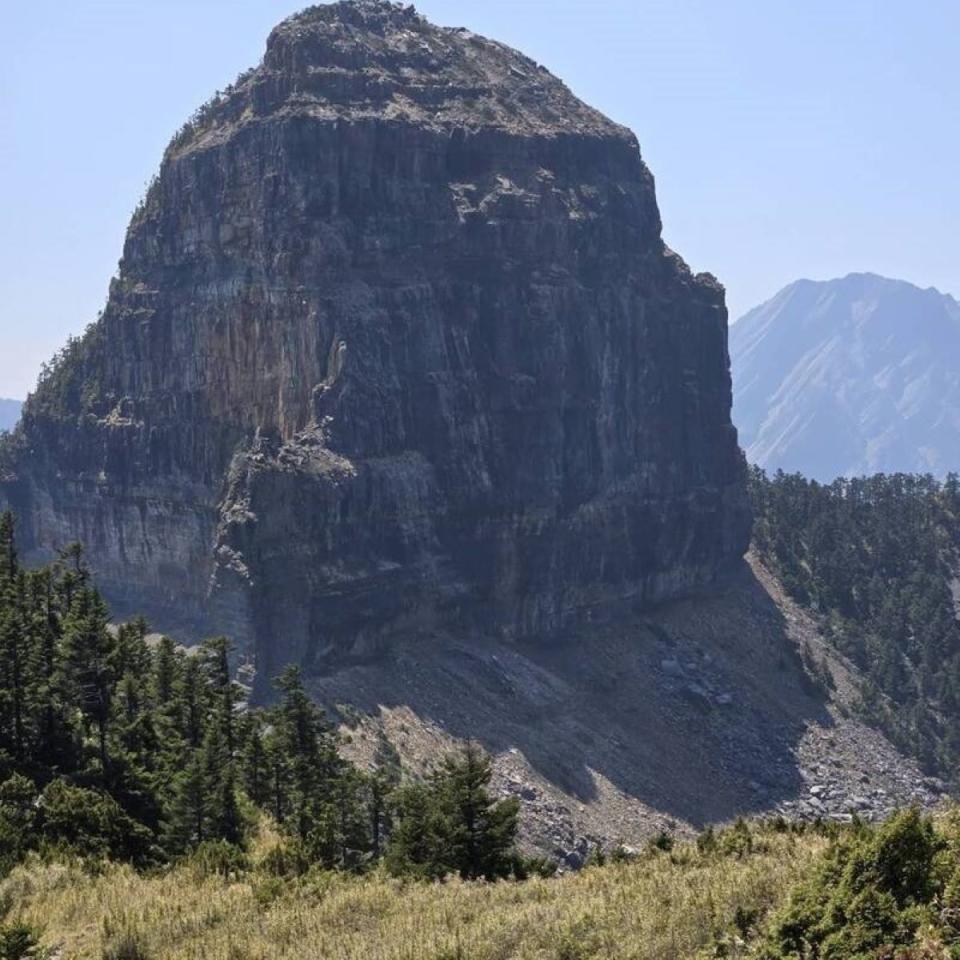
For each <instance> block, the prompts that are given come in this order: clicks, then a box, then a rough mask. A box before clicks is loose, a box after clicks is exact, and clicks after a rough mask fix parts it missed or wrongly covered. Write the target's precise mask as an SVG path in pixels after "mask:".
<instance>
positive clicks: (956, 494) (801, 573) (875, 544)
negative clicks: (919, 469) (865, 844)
mask: <svg viewBox="0 0 960 960" xmlns="http://www.w3.org/2000/svg"><path fill="white" fill-rule="evenodd" d="M750 489H751V496H752V500H753V507H754V514H755V522H754V534H753V538H754V548H755V549H756V550H757V551H758V552H759V554H760V556H761V557H762V558H763V559H764V560H765V561H766V562H767V563H768V564H769V566H770V567H771V568H772V569H773V570H774V571H775V572H776V573H777V574H778V576H779V577H780V579H781V581H782V583H783V585H784V587H785V589H786V590H787V591H788V593H789V594H790V595H791V596H792V597H793V598H794V599H795V600H797V601H798V602H799V603H801V604H803V605H804V606H806V607H807V608H808V609H810V610H812V611H813V612H814V613H815V614H816V615H817V616H818V617H819V619H820V621H821V624H822V626H823V630H824V633H825V636H826V638H827V639H828V640H829V642H830V643H831V644H832V645H833V646H834V647H835V648H836V649H837V650H838V651H839V652H840V653H842V654H844V655H845V656H847V657H848V658H849V659H850V660H852V661H853V662H854V663H855V664H856V665H857V666H858V667H859V668H860V670H861V671H862V673H863V675H864V677H865V678H866V680H865V683H864V686H863V689H862V691H861V695H862V706H863V710H864V712H865V713H866V714H867V715H868V716H869V717H870V718H871V719H872V720H874V721H876V722H878V723H879V724H880V725H881V726H882V727H883V728H884V729H885V730H886V731H887V732H888V734H890V735H891V738H892V739H893V740H895V742H896V743H897V744H898V745H900V746H901V747H903V748H905V749H907V750H909V751H910V752H911V753H912V754H913V755H914V756H916V757H918V758H919V759H920V760H921V761H922V763H923V764H924V765H925V766H926V767H927V768H929V769H930V770H933V771H936V772H938V773H940V774H941V775H944V776H947V777H951V778H953V777H955V771H956V769H957V761H958V759H960V622H958V619H957V602H958V600H957V596H956V590H957V575H958V548H960V480H958V478H957V476H956V475H955V474H951V475H949V476H948V477H947V478H946V479H945V480H944V481H943V482H939V481H937V480H935V479H934V478H933V477H931V476H924V475H908V474H892V475H884V474H879V475H877V476H872V477H858V478H854V479H839V480H835V481H834V482H833V483H831V484H820V483H817V482H816V481H815V480H807V479H806V478H804V477H802V476H801V475H799V474H785V473H782V472H778V473H777V474H776V475H774V476H773V477H768V476H767V475H766V474H765V473H764V472H763V471H762V470H760V469H759V468H756V467H755V468H752V470H751V477H750Z"/></svg>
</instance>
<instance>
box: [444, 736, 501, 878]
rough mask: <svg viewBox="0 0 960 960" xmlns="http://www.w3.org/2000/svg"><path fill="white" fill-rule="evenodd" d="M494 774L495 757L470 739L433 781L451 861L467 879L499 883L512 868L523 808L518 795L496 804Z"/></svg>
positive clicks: (449, 759) (446, 759) (446, 763)
mask: <svg viewBox="0 0 960 960" xmlns="http://www.w3.org/2000/svg"><path fill="white" fill-rule="evenodd" d="M492 776H493V764H492V761H491V760H490V757H489V756H488V755H487V754H485V753H484V752H483V751H482V750H481V749H480V747H478V746H477V745H476V744H475V743H473V742H472V741H471V742H469V743H467V745H466V746H465V747H464V749H463V752H462V753H461V754H460V756H455V757H447V758H445V759H444V761H443V763H442V764H441V767H440V770H439V771H438V773H437V774H436V775H435V777H434V779H433V785H434V790H435V792H436V795H437V798H438V804H439V808H440V811H441V816H442V817H443V820H444V828H443V833H444V835H445V839H446V842H447V844H448V845H449V848H450V857H451V861H452V863H453V866H454V867H455V868H456V869H457V871H458V872H459V873H460V876H461V877H462V878H463V879H465V880H477V879H480V878H484V879H487V880H496V879H498V878H500V877H505V876H507V875H508V874H509V873H510V870H511V868H512V865H513V860H514V857H513V848H514V843H515V841H516V836H517V822H518V815H519V804H518V801H517V799H516V798H515V797H511V798H509V799H507V800H501V801H499V802H494V800H493V798H492V797H491V796H490V793H489V791H488V787H489V786H490V781H491V778H492Z"/></svg>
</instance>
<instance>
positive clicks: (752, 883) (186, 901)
mask: <svg viewBox="0 0 960 960" xmlns="http://www.w3.org/2000/svg"><path fill="white" fill-rule="evenodd" d="M744 836H746V834H741V835H740V837H739V839H735V840H734V842H733V843H728V844H727V846H726V848H724V845H723V838H722V837H721V843H720V844H718V845H717V846H715V847H714V848H713V849H710V850H701V849H698V847H697V846H696V845H694V844H682V845H677V846H676V847H674V848H673V849H672V850H670V851H663V850H656V849H651V850H650V851H648V852H647V853H644V854H642V855H641V856H639V857H637V858H636V859H634V860H632V861H630V862H624V863H608V864H606V865H603V866H594V867H589V868H587V869H585V870H583V871H581V872H580V873H577V874H568V875H565V876H557V877H552V878H535V879H530V880H527V881H525V882H522V883H517V882H506V881H504V882H499V883H485V882H462V881H459V880H448V881H446V882H444V883H424V882H414V881H402V880H396V879H391V878H388V877H386V876H385V875H383V874H381V873H374V874H371V875H368V876H365V877H350V876H347V875H344V874H333V873H329V872H325V873H315V874H310V873H308V874H307V875H305V876H302V877H298V878H293V879H281V878H278V877H276V876H272V875H270V873H269V871H268V870H266V869H265V865H266V864H267V862H268V861H269V859H270V857H269V851H270V849H271V846H272V844H273V843H275V838H273V837H271V836H270V834H269V831H268V832H267V833H266V835H265V836H264V837H261V839H260V840H259V841H258V843H257V845H256V847H255V849H254V851H253V853H252V856H251V859H250V863H249V865H248V867H247V868H246V869H243V870H241V871H240V872H238V873H236V874H235V875H232V876H221V875H218V874H215V873H211V872H210V871H209V870H205V869H204V868H203V867H202V866H200V865H198V864H197V863H195V862H190V861H187V862H184V863H181V864H178V865H176V866H173V867H170V868H167V869H165V870H164V871H162V872H158V873H154V874H142V873H139V874H138V873H137V872H136V871H135V870H133V869H132V868H130V867H127V866H119V865H107V866H106V867H101V868H100V869H98V870H95V871H92V872H91V871H90V870H89V869H85V868H84V867H83V865H81V864H76V865H65V864H63V863H43V862H41V861H39V860H34V861H31V862H28V863H27V864H24V865H22V866H20V867H17V868H16V869H15V870H14V871H13V872H12V873H11V874H10V875H9V876H8V877H7V878H6V879H5V880H3V881H2V882H0V910H3V911H5V912H6V921H7V922H8V923H10V922H16V921H22V922H26V923H28V924H30V925H31V926H32V927H34V928H35V929H36V930H37V931H39V932H40V934H41V936H40V943H41V948H42V949H44V950H49V951H50V954H51V955H52V956H56V957H62V958H64V960H67V958H96V960H101V958H102V960H161V958H170V960H173V958H183V960H186V958H191V960H201V958H202V960H261V958H262V960H268V958H270V960H272V958H280V957H291V958H292V957H298V958H330V960H454V958H465V960H506V958H524V960H548V958H549V960H586V958H605V960H618V958H624V960H626V958H631V960H641V958H650V960H670V958H694V957H715V956H733V957H735V956H746V955H747V952H748V949H749V941H750V940H751V939H752V937H753V936H754V935H755V933H756V931H757V930H758V929H759V928H760V926H761V925H762V923H763V919H764V917H765V916H766V915H767V914H768V913H769V911H770V910H771V908H773V907H776V906H777V905H779V904H780V903H781V902H782V900H783V898H784V897H785V895H786V893H787V891H788V890H789V889H790V888H791V886H792V885H793V884H794V883H795V881H796V880H797V879H798V878H800V877H801V876H803V875H804V874H805V873H806V872H807V871H808V869H809V868H810V866H811V864H812V863H813V862H814V861H815V860H816V859H817V857H818V855H819V854H820V853H821V851H822V850H823V848H824V846H825V845H826V843H827V841H826V839H825V838H824V837H822V836H819V835H817V834H816V833H813V832H807V833H803V834H797V833H793V832H780V833H778V832H775V831H773V830H768V829H758V828H752V832H751V835H749V837H748V840H747V843H746V844H745V845H744V844H743V843H742V841H743V838H744ZM701 846H703V845H701ZM744 938H746V940H744Z"/></svg>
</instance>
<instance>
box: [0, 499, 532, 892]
mask: <svg viewBox="0 0 960 960" xmlns="http://www.w3.org/2000/svg"><path fill="white" fill-rule="evenodd" d="M230 661H231V650H230V644H229V642H228V641H227V640H226V639H225V638H223V637H218V638H214V639H210V640H207V641H205V642H204V643H203V644H201V645H200V646H199V647H198V648H195V649H190V650H187V649H184V648H182V647H179V646H177V645H176V644H174V643H173V642H172V641H171V640H170V639H169V638H166V637H162V638H159V639H157V640H156V641H155V642H154V641H153V639H152V638H151V637H150V636H149V631H148V626H147V624H146V622H145V621H144V620H142V619H138V620H134V621H133V622H130V623H124V624H120V625H115V624H113V623H112V622H111V617H110V613H109V610H108V608H107V605H106V603H105V602H104V600H103V597H102V596H101V595H100V593H99V592H98V591H97V589H96V587H95V585H94V583H93V581H92V578H91V575H90V572H89V570H88V569H87V567H86V565H85V563H84V558H83V551H82V549H81V548H80V547H79V546H72V547H70V548H68V549H67V550H65V551H63V552H62V554H61V555H60V556H59V557H58V559H57V560H56V561H55V562H53V563H51V564H49V565H47V566H45V567H42V568H40V569H34V570H27V569H25V567H24V566H23V565H22V564H21V562H20V560H19V558H18V555H17V548H16V540H15V531H14V519H13V516H12V515H11V514H10V513H5V514H3V515H2V516H0V875H2V873H4V872H6V871H7V870H9V869H10V868H11V867H12V866H13V865H15V864H16V863H18V862H19V861H21V860H22V859H23V858H24V857H25V856H27V855H28V854H29V853H30V852H31V851H37V852H39V853H40V854H41V855H53V856H56V855H63V854H69V855H79V856H82V857H101V858H110V859H114V860H123V861H129V862H131V863H133V864H135V865H137V866H141V867H146V866H154V865H158V864H162V863H165V862H169V861H170V860H172V859H174V858H178V857H183V856H185V855H190V854H193V855H196V852H197V851H198V850H199V851H201V852H203V851H204V850H206V851H207V852H209V851H210V850H211V849H214V850H218V851H220V854H219V855H223V852H224V851H230V850H235V851H238V852H241V851H242V850H243V848H244V846H245V845H246V844H247V842H248V839H249V838H250V836H251V834H252V831H253V830H254V829H255V828H256V826H257V824H258V822H259V821H260V820H261V819H262V818H263V817H264V816H268V817H270V818H272V820H273V821H274V822H275V823H276V825H277V826H278V828H279V830H280V831H281V833H282V835H283V837H284V842H283V845H282V847H281V848H280V849H278V851H277V853H276V857H277V858H278V860H282V861H283V863H284V864H286V867H285V869H290V870H301V871H303V870H306V869H309V868H310V867H312V866H314V865H316V866H319V867H322V868H325V869H331V870H345V871H353V872H361V871H364V870H366V869H369V868H370V867H372V866H373V865H375V864H376V863H378V862H380V861H383V862H384V864H385V865H386V868H387V869H389V870H390V871H391V872H392V873H395V874H398V875H413V876H417V877H424V878H442V877H444V876H445V875H447V874H459V875H460V876H462V877H464V878H466V879H474V878H481V877H482V878H486V879H490V880H494V879H498V878H503V877H508V876H523V875H524V874H525V873H526V872H527V871H529V870H530V869H531V868H533V867H536V866H537V865H536V864H534V863H532V862H530V861H526V860H524V858H522V857H521V856H520V855H519V854H518V853H517V851H516V847H515V841H516V835H517V829H518V804H517V801H516V800H515V799H506V800H500V801H497V800H495V799H494V798H493V797H492V795H491V792H490V781H491V775H492V770H491V762H490V759H489V757H488V756H486V755H485V754H484V753H483V751H482V750H480V748H479V747H477V746H476V745H474V744H468V745H467V746H466V747H465V748H464V749H463V751H462V752H461V753H459V754H457V755H452V756H450V757H447V758H446V759H444V760H443V761H442V762H441V763H440V764H439V765H438V767H437V768H436V770H435V771H434V772H433V773H432V774H431V775H430V776H428V777H426V778H425V779H422V780H419V781H417V780H407V781H403V782H401V779H400V776H399V772H398V770H397V768H396V766H395V765H390V764H386V765H381V766H379V767H377V768H375V769H372V770H361V769H359V768H358V767H357V766H356V765H355V764H353V763H351V762H349V761H348V760H346V759H345V758H344V757H343V756H342V755H341V753H340V750H339V739H338V734H337V731H336V729H335V727H334V725H333V724H332V723H331V722H330V721H329V720H328V719H327V717H326V715H325V714H324V712H323V710H322V709H321V708H320V707H318V706H317V705H316V704H315V703H314V702H313V701H312V700H311V699H310V697H309V695H308V694H307V692H306V690H305V688H304V684H303V680H302V678H301V676H300V673H299V671H298V669H297V668H296V667H289V668H287V669H286V670H285V671H284V672H283V674H282V675H281V676H280V677H279V678H278V680H277V682H276V687H277V696H276V701H275V703H274V704H273V705H271V706H269V707H266V708H255V709H251V708H247V706H246V704H245V703H244V702H243V697H244V693H243V690H242V688H241V687H240V686H239V685H238V684H237V683H236V682H235V681H234V679H233V677H232V673H231V665H230Z"/></svg>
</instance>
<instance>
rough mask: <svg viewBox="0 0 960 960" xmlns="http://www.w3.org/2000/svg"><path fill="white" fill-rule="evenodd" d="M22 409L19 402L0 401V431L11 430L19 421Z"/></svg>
mask: <svg viewBox="0 0 960 960" xmlns="http://www.w3.org/2000/svg"><path fill="white" fill-rule="evenodd" d="M22 408H23V404H22V403H21V402H20V401H19V400H3V399H0V430H12V429H13V428H14V427H15V426H16V425H17V421H18V420H19V419H20V411H21V409H22Z"/></svg>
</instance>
